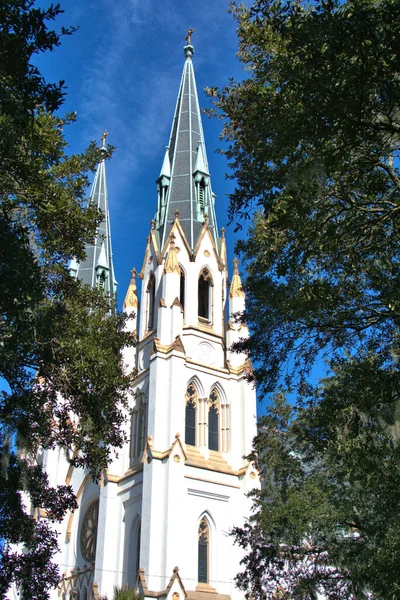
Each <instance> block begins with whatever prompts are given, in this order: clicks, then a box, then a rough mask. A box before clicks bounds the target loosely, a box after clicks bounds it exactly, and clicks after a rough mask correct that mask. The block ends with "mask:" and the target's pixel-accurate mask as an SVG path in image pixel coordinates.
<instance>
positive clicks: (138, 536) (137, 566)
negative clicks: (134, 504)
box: [135, 522, 142, 577]
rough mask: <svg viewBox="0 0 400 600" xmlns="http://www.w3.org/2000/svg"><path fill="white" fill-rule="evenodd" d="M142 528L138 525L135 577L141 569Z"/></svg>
mask: <svg viewBox="0 0 400 600" xmlns="http://www.w3.org/2000/svg"><path fill="white" fill-rule="evenodd" d="M141 532H142V528H141V526H140V522H139V523H138V525H137V529H136V556H135V567H136V568H135V577H136V576H137V573H138V571H139V568H140V536H141Z"/></svg>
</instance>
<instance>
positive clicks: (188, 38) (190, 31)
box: [185, 29, 194, 46]
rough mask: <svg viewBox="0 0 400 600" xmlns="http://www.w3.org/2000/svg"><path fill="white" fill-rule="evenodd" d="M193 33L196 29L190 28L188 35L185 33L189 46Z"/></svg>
mask: <svg viewBox="0 0 400 600" xmlns="http://www.w3.org/2000/svg"><path fill="white" fill-rule="evenodd" d="M193 33H194V29H188V32H187V35H185V40H186V41H187V43H188V46H190V45H191V43H192V42H191V39H190V38H191V36H192V35H193Z"/></svg>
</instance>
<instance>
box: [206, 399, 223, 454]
mask: <svg viewBox="0 0 400 600" xmlns="http://www.w3.org/2000/svg"><path fill="white" fill-rule="evenodd" d="M219 404H220V403H219V396H218V392H217V391H216V390H215V389H213V390H212V391H211V394H210V399H209V401H208V448H209V449H210V450H216V451H217V452H218V450H219V409H220V406H219Z"/></svg>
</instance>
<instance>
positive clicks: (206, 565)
mask: <svg viewBox="0 0 400 600" xmlns="http://www.w3.org/2000/svg"><path fill="white" fill-rule="evenodd" d="M210 533H211V527H210V522H209V520H208V519H207V516H206V515H205V514H203V516H202V517H201V518H200V521H199V526H198V529H197V580H198V582H199V583H208V582H209V579H210V541H211V539H210V538H211V535H210Z"/></svg>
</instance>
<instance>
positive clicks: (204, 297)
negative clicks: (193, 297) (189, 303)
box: [198, 269, 212, 321]
mask: <svg viewBox="0 0 400 600" xmlns="http://www.w3.org/2000/svg"><path fill="white" fill-rule="evenodd" d="M211 290H212V277H211V273H210V271H209V270H208V269H203V270H202V271H201V272H200V275H199V284H198V315H199V317H200V318H203V319H207V320H208V321H211Z"/></svg>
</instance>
